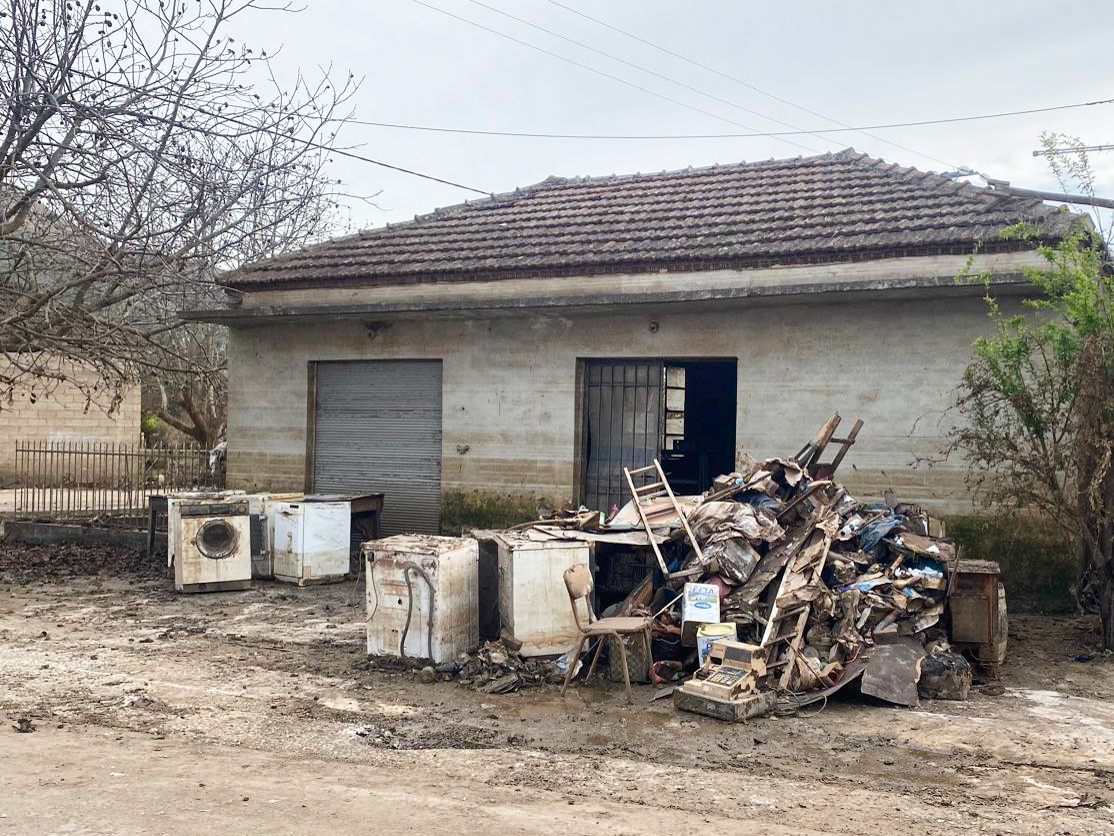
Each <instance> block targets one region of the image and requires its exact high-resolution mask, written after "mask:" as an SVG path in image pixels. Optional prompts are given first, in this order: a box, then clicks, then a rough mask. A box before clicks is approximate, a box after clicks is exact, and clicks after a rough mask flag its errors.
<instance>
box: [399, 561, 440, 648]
mask: <svg viewBox="0 0 1114 836" xmlns="http://www.w3.org/2000/svg"><path fill="white" fill-rule="evenodd" d="M412 572H417V573H418V574H419V575H421V577H422V580H424V581H425V583H426V586H428V587H429V617H428V618H427V619H426V642H427V644H428V652H429V661H430V662H432V661H433V607H434V597H435V595H436V590H435V589H434V588H433V581H431V580H430V579H429V575H427V574H426V573H425V570H424V569H423V568H422V567H421V566H419V565H418V564H417V563H414V562H413V561H411V562H410V563H407V564H406V565H405V566H403V567H402V579H403V580H404V581H406V592H407V594H408V600H409V605H408V606H407V608H406V625H405V626H404V627H403V628H402V637H401V638H399V640H398V656H399V658H400V659H402V661H404V662H405V661H406V634H407V633H409V632H410V618H411V616H413V614H414V585H413V579H412V578H411V577H410V575H411V573H412Z"/></svg>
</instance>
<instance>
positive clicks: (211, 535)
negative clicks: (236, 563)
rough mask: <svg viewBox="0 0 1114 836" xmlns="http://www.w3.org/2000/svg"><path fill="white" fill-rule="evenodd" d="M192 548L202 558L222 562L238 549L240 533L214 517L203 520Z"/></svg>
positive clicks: (227, 522)
mask: <svg viewBox="0 0 1114 836" xmlns="http://www.w3.org/2000/svg"><path fill="white" fill-rule="evenodd" d="M193 544H194V547H195V548H196V549H197V551H198V553H200V554H201V555H202V556H203V557H207V558H209V559H210V560H224V559H225V558H228V557H231V556H232V555H234V554H236V551H237V550H238V549H239V547H240V533H239V532H238V531H237V530H236V529H235V527H233V525H232V524H231V523H230V522H229V521H228V520H226V519H222V518H220V517H215V518H213V519H208V520H205V522H203V523H202V524H201V527H200V528H199V529H198V530H197V535H196V536H195V537H194V538H193Z"/></svg>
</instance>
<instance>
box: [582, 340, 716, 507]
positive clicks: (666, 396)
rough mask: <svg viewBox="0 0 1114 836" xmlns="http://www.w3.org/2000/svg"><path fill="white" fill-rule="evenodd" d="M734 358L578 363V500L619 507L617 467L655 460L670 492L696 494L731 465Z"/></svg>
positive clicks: (623, 493) (624, 493)
mask: <svg viewBox="0 0 1114 836" xmlns="http://www.w3.org/2000/svg"><path fill="white" fill-rule="evenodd" d="M736 377H737V362H736V361H735V360H722V359H711V358H709V359H696V360H693V359H684V360H673V359H669V358H653V359H623V360H585V361H584V391H583V404H584V423H583V441H582V445H581V450H582V457H581V465H582V484H583V486H584V489H583V491H582V493H583V496H582V501H583V502H584V504H585V505H586V506H587V507H589V508H592V509H599V510H601V511H605V512H606V511H609V510H610V509H612V508H613V507H616V506H618V507H622V505H623V504H625V503H626V501H627V500H628V499H630V497H629V496H628V494H629V491H628V489H627V486H626V482H625V480H624V478H623V468H624V467H629V468H636V467H644V466H646V465H648V464H650V463H651V462H652V461H653V460H654V459H655V458H656V459H659V460H660V461H661V464H662V468H663V470H664V471H665V474H666V476H667V478H668V479H669V481H670V484H671V486H672V487H673V489H674V492H675V493H677V494H691V493H699V492H701V491H703V490H704V489H705V488H707V487H708V485H710V484H711V480H712V478H713V477H715V476H716V475H718V474H720V473H727V472H730V471H731V470H733V469H734V467H735V412H736V388H737V387H736Z"/></svg>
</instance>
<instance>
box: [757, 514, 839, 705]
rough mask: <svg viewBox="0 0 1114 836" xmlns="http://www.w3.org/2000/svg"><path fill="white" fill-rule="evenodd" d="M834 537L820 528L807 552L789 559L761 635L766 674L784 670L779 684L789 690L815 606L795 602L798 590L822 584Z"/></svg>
mask: <svg viewBox="0 0 1114 836" xmlns="http://www.w3.org/2000/svg"><path fill="white" fill-rule="evenodd" d="M831 545H832V535H831V534H830V533H828V531H826V530H823V529H821V528H819V527H817V528H816V529H814V530H813V532H812V534H811V535H810V536H809V538H808V540H807V541H806V542H805V545H804V548H802V549H801V551H800V553H799V554H798V555H795V556H794V557H792V558H790V561H789V563H787V564H786V566H785V569H784V571H783V572H782V575H781V583H780V584H778V590H777V597H776V598H775V599H774V604H773V606H772V607H771V608H770V618H769V621H767V622H766V630H765V632H764V633H763V635H762V643H761V647H762V648H763V649H764V650H765V651H766V671H767V672H768V673H774V672H775V671H777V670H778V669H782V670H781V675H780V679H779V684H780V685H781V687H782V688H785V689H788V688H789V685H790V683H791V682H792V680H793V675H794V673H795V672H796V671H797V664H796V663H797V661H798V660H799V659H800V657H801V646H802V645H803V644H804V639H805V631H806V630H807V629H808V617H809V614H810V613H811V612H812V603H811V602H809V601H796V600H794V599H793V598H792V596H793V593H794V592H795V591H796V590H798V589H805V588H807V587H809V586H814V585H816V584H818V583H820V575H821V573H823V571H824V565H825V563H826V562H827V559H828V550H829V549H830V548H831Z"/></svg>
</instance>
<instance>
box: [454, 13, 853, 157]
mask: <svg viewBox="0 0 1114 836" xmlns="http://www.w3.org/2000/svg"><path fill="white" fill-rule="evenodd" d="M468 2H469V3H471V4H472V5H474V6H480V7H481V8H484V9H487V10H489V11H492V12H495V13H496V14H500V15H502V16H503V17H507V18H510V19H511V20H515V21H518V22H519V23H521V24H523V25H525V26H529V27H530V28H531V29H537V30H538V31H539V32H544V33H546V34H547V35H552V36H553V37H554V38H560V39H561V40H562V41H565V42H566V43H570V44H574V45H575V46H578V47H580V48H581V49H586V50H588V51H589V52H594V53H595V54H596V55H602V56H603V57H604V58H608V59H610V60H612V61H616V62H618V63H620V64H625V65H626V66H628V67H632V68H634V69H636V70H638V71H640V72H644V73H646V74H648V75H652V76H654V77H655V78H660V79H662V80H663V81H668V82H669V83H670V84H675V85H677V86H678V87H683V88H684V89H686V90H691V91H692V92H693V93H696V94H697V95H700V96H705V97H707V98H709V99H712V100H713V101H717V102H719V103H720V104H725V105H727V106H728V107H733V108H735V109H737V110H741V111H743V112H744V113H749V114H751V115H752V116H757V117H758V118H759V119H767V120H769V121H770V122H773V123H775V124H777V125H784V126H785V127H787V128H792V129H793V131H794V132H796V133H798V134H811V133H812V131H807V130H804V129H803V128H800V127H798V126H797V125H793V124H791V123H789V122H783V121H782V120H780V119H775V118H774V117H773V116H767V115H766V114H765V113H760V112H759V111H757V110H751V109H750V108H749V107H743V105H741V104H737V103H735V102H733V101H730V100H729V99H724V98H721V97H720V96H717V95H715V94H714V93H709V92H707V91H706V90H701V89H700V88H699V87H694V86H693V85H691V84H686V83H685V82H683V81H678V80H677V79H675V78H672V77H671V76H667V75H664V74H663V73H659V72H656V71H655V70H651V69H650V68H649V67H644V66H642V65H641V64H636V63H634V62H633V61H627V60H626V59H624V58H619V57H618V56H615V55H612V54H611V53H610V52H606V51H604V50H602V49H596V48H595V47H594V46H590V45H588V44H586V43H584V42H583V41H578V40H575V39H574V38H569V37H566V36H565V35H562V34H560V33H559V32H554V31H553V30H552V29H546V28H545V27H544V26H538V25H537V24H536V23H531V22H530V21H528V20H524V19H523V18H521V17H517V16H515V15H512V14H511V13H510V12H505V11H503V10H502V9H497V8H495V7H494V6H489V5H488V4H487V3H482V2H480V0H468ZM751 130H753V129H751ZM817 139H824V140H826V141H828V142H831V141H832V140H829V139H827V138H826V137H822V136H817ZM809 150H812V149H809Z"/></svg>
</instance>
